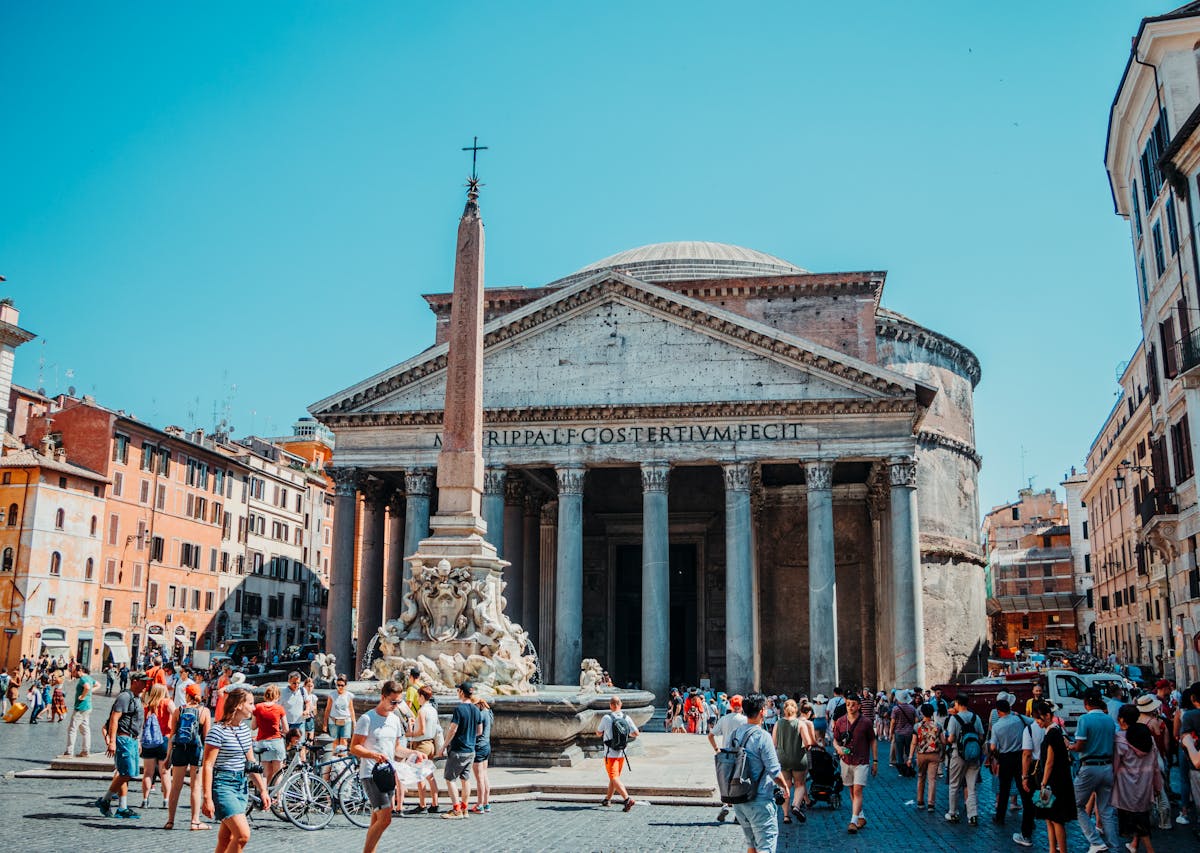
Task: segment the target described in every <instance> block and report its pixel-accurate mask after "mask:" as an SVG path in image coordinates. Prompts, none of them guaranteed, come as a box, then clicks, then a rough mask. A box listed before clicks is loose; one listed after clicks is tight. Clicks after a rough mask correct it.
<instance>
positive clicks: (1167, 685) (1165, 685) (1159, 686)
mask: <svg viewBox="0 0 1200 853" xmlns="http://www.w3.org/2000/svg"><path fill="white" fill-rule="evenodd" d="M1154 689H1155V690H1164V689H1166V690H1170V689H1171V682H1169V681H1167V680H1166V679H1165V678H1160V679H1159V680H1158V681H1156V682H1155V683H1154Z"/></svg>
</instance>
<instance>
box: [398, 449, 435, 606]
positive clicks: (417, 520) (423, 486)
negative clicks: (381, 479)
mask: <svg viewBox="0 0 1200 853" xmlns="http://www.w3.org/2000/svg"><path fill="white" fill-rule="evenodd" d="M432 489H433V475H432V473H431V472H430V470H429V469H428V468H413V469H412V470H411V471H405V472H404V491H405V492H406V494H407V497H406V499H405V501H404V556H405V558H408V557H411V556H412V555H413V554H415V553H417V550H418V549H419V548H420V546H421V540H422V539H424V538H425V537H426V536H428V535H429V493H430V492H431V491H432ZM411 578H412V564H411V563H408V562H405V563H404V589H405V591H406V592H407V590H408V581H409V580H410V579H411Z"/></svg>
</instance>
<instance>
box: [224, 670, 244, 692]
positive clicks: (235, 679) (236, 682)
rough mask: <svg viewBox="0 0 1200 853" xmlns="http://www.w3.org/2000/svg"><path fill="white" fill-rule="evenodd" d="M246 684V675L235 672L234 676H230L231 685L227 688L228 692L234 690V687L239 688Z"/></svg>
mask: <svg viewBox="0 0 1200 853" xmlns="http://www.w3.org/2000/svg"><path fill="white" fill-rule="evenodd" d="M245 683H246V673H244V672H235V673H234V674H233V675H231V676H229V685H228V686H227V687H226V690H232V689H233V688H234V687H239V686H241V685H243V684H245Z"/></svg>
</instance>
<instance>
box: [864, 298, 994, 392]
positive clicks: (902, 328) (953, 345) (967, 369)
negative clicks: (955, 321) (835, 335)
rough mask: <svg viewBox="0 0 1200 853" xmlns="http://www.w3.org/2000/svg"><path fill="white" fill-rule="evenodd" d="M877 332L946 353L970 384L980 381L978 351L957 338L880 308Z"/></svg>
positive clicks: (972, 385) (937, 353) (981, 371)
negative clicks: (959, 341) (965, 345)
mask: <svg viewBox="0 0 1200 853" xmlns="http://www.w3.org/2000/svg"><path fill="white" fill-rule="evenodd" d="M875 334H876V336H877V337H880V338H887V339H892V340H898V341H912V342H914V343H916V344H917V345H918V346H919V347H921V348H922V349H924V350H926V351H927V352H930V353H934V354H936V355H941V356H944V357H945V358H946V359H947V360H948V361H950V362H951V363H952V364H953V365H954V366H955V367H956V368H957V369H958V371H959V372H960V373H961V374H962V375H963V376H964V377H966V378H967V379H969V380H970V381H971V387H972V388H974V387H975V386H976V385H978V384H979V380H980V379H981V378H982V377H983V370H982V368H980V366H979V359H978V358H976V356H975V353H973V352H971V351H970V350H969V349H967V348H966V347H964V346H963V345H962V344H960V343H958V341H955V340H953V339H952V338H948V337H946V336H945V335H942V334H939V333H938V332H934V331H932V330H930V329H926V328H925V327H924V326H919V325H917V324H916V323H914V322H913V321H912V320H910V319H908V318H907V317H904V316H901V315H900V314H896V313H894V312H891V311H886V312H885V311H881V312H880V313H879V314H878V315H877V316H876V327H875Z"/></svg>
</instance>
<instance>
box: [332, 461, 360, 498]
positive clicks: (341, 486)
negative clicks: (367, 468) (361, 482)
mask: <svg viewBox="0 0 1200 853" xmlns="http://www.w3.org/2000/svg"><path fill="white" fill-rule="evenodd" d="M325 473H326V475H328V477H329V479H331V480H333V493H334V495H335V496H337V497H339V498H350V497H354V493H355V492H357V491H358V473H359V472H358V469H357V468H350V467H346V466H332V467H327V468H326V469H325Z"/></svg>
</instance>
